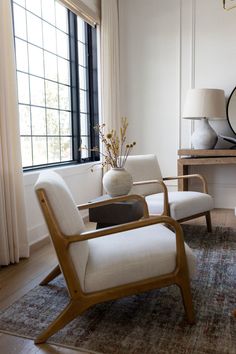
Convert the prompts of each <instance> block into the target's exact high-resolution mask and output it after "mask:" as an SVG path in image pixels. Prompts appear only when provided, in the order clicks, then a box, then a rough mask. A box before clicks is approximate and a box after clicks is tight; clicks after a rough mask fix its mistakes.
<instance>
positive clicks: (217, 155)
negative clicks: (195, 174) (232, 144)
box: [178, 149, 236, 191]
mask: <svg viewBox="0 0 236 354" xmlns="http://www.w3.org/2000/svg"><path fill="white" fill-rule="evenodd" d="M178 155H179V158H178V176H182V175H187V174H188V167H189V166H201V165H236V149H235V150H233V149H231V150H230V149H222V150H220V149H212V150H195V149H180V150H178ZM178 190H180V191H183V190H188V180H187V179H184V180H179V181H178Z"/></svg>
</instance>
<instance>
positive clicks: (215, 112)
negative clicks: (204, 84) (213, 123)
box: [183, 88, 226, 119]
mask: <svg viewBox="0 0 236 354" xmlns="http://www.w3.org/2000/svg"><path fill="white" fill-rule="evenodd" d="M183 118H187V119H201V118H208V119H226V104H225V93H224V90H219V89H205V88H204V89H191V90H189V91H188V93H187V97H186V101H185V106H184V112H183Z"/></svg>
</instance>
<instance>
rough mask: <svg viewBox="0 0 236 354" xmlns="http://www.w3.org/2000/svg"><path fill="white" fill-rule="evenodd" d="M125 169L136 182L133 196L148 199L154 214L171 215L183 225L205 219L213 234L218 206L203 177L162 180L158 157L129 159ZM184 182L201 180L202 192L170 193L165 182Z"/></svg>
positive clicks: (196, 175)
mask: <svg viewBox="0 0 236 354" xmlns="http://www.w3.org/2000/svg"><path fill="white" fill-rule="evenodd" d="M125 168H126V170H127V171H128V172H130V174H131V175H132V177H133V181H134V183H133V188H132V190H131V192H130V193H134V194H139V195H143V196H144V197H145V200H146V202H147V205H148V209H149V213H150V214H153V215H168V216H171V217H172V218H173V219H175V220H177V221H179V222H183V221H186V220H190V219H194V218H197V217H200V216H205V218H206V223H207V229H208V231H209V232H211V231H212V226H211V215H210V210H212V209H213V208H214V202H213V198H212V197H211V196H210V195H209V194H208V190H207V183H206V180H205V178H204V177H203V176H201V175H200V174H192V175H184V176H176V177H162V174H161V170H160V166H159V163H158V160H157V157H156V156H155V155H152V154H149V155H134V156H129V157H128V159H127V161H126V165H125ZM184 178H188V179H190V178H197V179H199V180H200V181H201V185H202V192H194V191H177V192H169V191H168V189H167V186H166V184H165V181H169V180H175V179H184Z"/></svg>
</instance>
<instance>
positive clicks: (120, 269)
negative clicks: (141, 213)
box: [84, 224, 195, 293]
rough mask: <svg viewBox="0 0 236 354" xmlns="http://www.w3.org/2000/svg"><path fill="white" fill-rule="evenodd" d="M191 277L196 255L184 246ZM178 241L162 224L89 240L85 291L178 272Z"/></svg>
mask: <svg viewBox="0 0 236 354" xmlns="http://www.w3.org/2000/svg"><path fill="white" fill-rule="evenodd" d="M185 249H186V254H187V258H188V265H189V271H190V276H192V275H193V273H194V270H195V256H194V255H193V253H192V251H191V249H190V248H189V247H188V246H187V245H185ZM175 262H176V238H175V235H174V233H173V232H172V231H170V230H169V229H167V228H166V227H164V226H163V225H160V224H159V225H152V226H147V227H144V228H140V229H135V230H130V231H126V232H122V233H117V234H114V235H110V236H106V237H100V238H96V239H91V240H89V257H88V262H87V267H86V272H85V285H84V288H85V292H88V293H89V292H93V291H98V290H102V289H108V288H111V287H114V286H118V285H122V284H128V283H131V282H135V281H139V280H143V279H148V278H151V277H155V276H159V275H162V274H167V273H169V272H172V271H173V270H174V269H175Z"/></svg>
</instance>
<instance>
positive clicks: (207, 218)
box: [133, 174, 212, 232]
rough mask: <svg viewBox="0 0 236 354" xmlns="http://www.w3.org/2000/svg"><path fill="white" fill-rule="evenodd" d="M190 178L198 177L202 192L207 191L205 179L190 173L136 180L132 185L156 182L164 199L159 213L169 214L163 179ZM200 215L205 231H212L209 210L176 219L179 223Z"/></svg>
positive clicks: (166, 191)
mask: <svg viewBox="0 0 236 354" xmlns="http://www.w3.org/2000/svg"><path fill="white" fill-rule="evenodd" d="M190 178H198V179H200V181H201V183H202V188H203V193H206V194H207V193H208V189H207V182H206V179H205V178H204V177H203V176H202V175H200V174H191V175H183V176H175V177H163V179H162V180H158V179H156V180H147V181H138V182H134V183H133V185H134V186H138V185H145V184H152V183H158V184H159V185H160V186H161V187H162V189H163V195H164V198H163V199H164V201H163V213H162V214H161V215H167V216H170V205H169V199H168V189H167V186H166V185H165V183H164V182H163V181H171V180H180V179H182V180H184V179H190ZM200 216H205V218H206V224H207V231H208V232H212V224H211V214H210V211H205V212H203V213H198V214H194V215H191V216H189V217H187V218H182V219H179V220H177V221H178V222H180V223H181V222H184V221H187V220H191V219H195V218H198V217H200Z"/></svg>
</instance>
